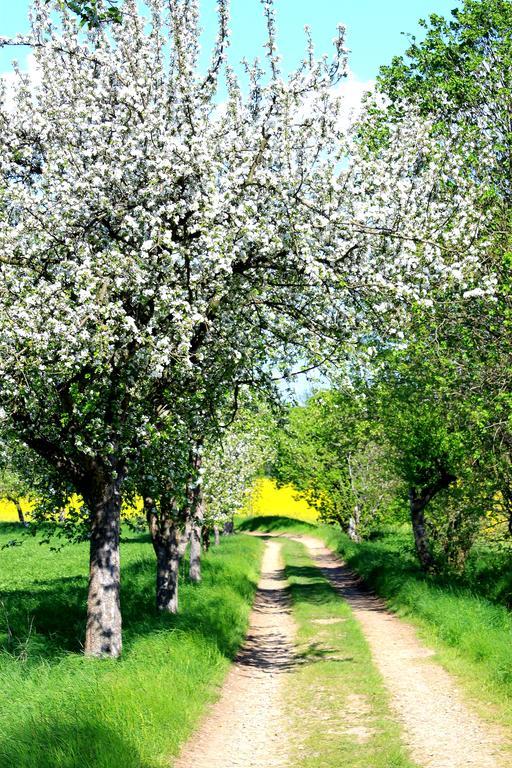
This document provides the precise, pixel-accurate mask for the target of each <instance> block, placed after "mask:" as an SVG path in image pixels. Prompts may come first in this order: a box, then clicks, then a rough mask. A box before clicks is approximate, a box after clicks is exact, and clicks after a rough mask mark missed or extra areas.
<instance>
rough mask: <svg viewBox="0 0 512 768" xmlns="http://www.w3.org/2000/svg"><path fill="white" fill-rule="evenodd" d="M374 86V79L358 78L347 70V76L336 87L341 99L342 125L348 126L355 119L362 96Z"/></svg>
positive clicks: (360, 105) (359, 108)
mask: <svg viewBox="0 0 512 768" xmlns="http://www.w3.org/2000/svg"><path fill="white" fill-rule="evenodd" d="M374 88H375V80H359V79H358V78H357V77H356V75H354V73H353V72H350V70H349V72H348V76H347V77H346V78H345V80H343V81H342V82H341V83H340V85H339V86H338V87H337V89H336V93H337V95H338V96H341V97H342V99H343V103H344V107H345V109H344V110H343V120H342V123H343V127H345V128H348V126H349V125H350V123H351V122H352V121H353V120H355V119H357V117H358V115H359V113H360V112H361V107H362V99H363V96H364V95H365V94H366V93H368V91H373V90H374Z"/></svg>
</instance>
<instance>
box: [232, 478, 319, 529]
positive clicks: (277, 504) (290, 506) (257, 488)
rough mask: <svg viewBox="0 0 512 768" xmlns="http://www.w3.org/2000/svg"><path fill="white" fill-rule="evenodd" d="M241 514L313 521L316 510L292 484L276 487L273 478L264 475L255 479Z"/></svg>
mask: <svg viewBox="0 0 512 768" xmlns="http://www.w3.org/2000/svg"><path fill="white" fill-rule="evenodd" d="M242 514H243V515H284V516H285V517H295V518H297V519H298V520H305V521H306V522H308V523H309V522H314V521H315V520H317V518H318V512H317V511H316V509H314V508H313V507H312V506H310V504H308V502H307V501H306V499H305V498H303V497H301V496H300V494H299V493H298V492H297V490H296V489H295V488H294V487H293V486H292V485H285V486H283V487H282V488H278V487H277V485H276V484H275V482H274V481H273V480H269V479H268V478H266V477H264V478H261V479H259V480H257V481H256V482H255V484H254V489H253V491H252V494H251V496H250V497H249V500H248V502H247V505H246V507H245V509H244V510H243V511H242Z"/></svg>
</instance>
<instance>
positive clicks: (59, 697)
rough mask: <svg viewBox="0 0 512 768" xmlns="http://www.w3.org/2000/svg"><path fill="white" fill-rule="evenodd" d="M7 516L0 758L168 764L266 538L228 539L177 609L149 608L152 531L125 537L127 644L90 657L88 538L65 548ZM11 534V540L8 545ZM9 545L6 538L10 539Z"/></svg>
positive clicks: (231, 629)
mask: <svg viewBox="0 0 512 768" xmlns="http://www.w3.org/2000/svg"><path fill="white" fill-rule="evenodd" d="M18 534H19V526H15V525H7V524H3V525H0V680H1V683H0V767H1V768H79V766H84V768H85V767H87V768H164V767H165V768H167V767H168V766H169V765H171V764H172V757H173V756H174V755H176V754H177V753H178V752H179V749H180V745H181V744H182V743H183V741H184V740H185V739H187V738H188V737H189V736H190V734H191V733H192V732H193V730H194V728H195V727H196V725H197V722H198V719H199V718H200V716H201V715H202V713H203V712H204V709H205V707H206V706H207V705H208V703H210V702H211V701H212V700H214V699H215V698H216V697H217V696H218V691H219V686H220V685H221V683H222V681H223V678H224V675H225V673H226V671H227V669H228V667H229V663H230V661H231V659H232V658H233V657H234V655H235V654H236V651H237V649H238V647H239V645H240V642H241V641H242V639H243V637H244V635H245V632H246V627H247V620H248V615H249V611H250V607H251V604H252V600H253V595H254V590H255V586H256V582H257V578H258V566H259V561H260V555H261V550H262V542H261V541H260V540H259V539H256V538H254V537H250V536H227V537H223V538H222V541H221V544H220V546H219V547H215V548H213V549H212V550H210V552H208V554H207V555H206V556H205V558H204V562H203V582H202V583H201V584H200V585H192V584H190V582H189V581H188V579H187V577H186V573H187V563H186V562H184V563H183V568H182V577H181V579H180V580H181V592H180V598H181V609H182V610H181V613H180V615H179V616H176V617H172V616H158V615H157V613H156V610H155V609H154V607H153V602H154V596H153V594H154V579H155V558H154V554H153V551H152V547H151V544H150V543H149V540H148V537H147V536H144V535H140V534H137V535H135V534H131V533H130V532H127V533H126V534H125V537H124V539H123V542H122V544H121V561H122V575H123V578H122V594H121V604H122V609H123V623H124V652H123V657H122V659H121V660H120V661H117V662H112V661H97V660H94V659H86V658H84V657H83V656H82V655H81V653H80V651H81V643H82V641H83V631H84V626H85V600H86V594H87V567H88V552H87V544H86V543H83V544H69V545H67V546H65V547H64V548H63V549H62V550H60V551H59V552H55V551H52V550H51V549H50V548H49V547H48V546H46V545H44V544H40V543H39V541H38V540H37V539H35V538H33V537H32V536H29V537H24V539H23V543H21V544H19V546H15V545H14V542H13V540H14V539H15V537H16V536H17V535H18ZM9 544H11V546H9ZM4 545H8V546H6V547H5V546H4Z"/></svg>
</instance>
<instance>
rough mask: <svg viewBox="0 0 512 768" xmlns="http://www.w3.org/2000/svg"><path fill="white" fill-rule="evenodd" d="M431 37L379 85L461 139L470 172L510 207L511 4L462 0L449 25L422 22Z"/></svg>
mask: <svg viewBox="0 0 512 768" xmlns="http://www.w3.org/2000/svg"><path fill="white" fill-rule="evenodd" d="M422 26H423V28H424V29H425V31H426V34H425V38H424V40H422V41H417V40H416V38H414V37H413V38H412V41H411V45H410V47H409V49H408V50H407V52H406V55H405V56H403V57H395V58H394V59H393V61H392V63H391V64H390V65H389V66H386V67H383V68H382V69H381V74H380V77H379V87H380V88H381V89H382V90H383V91H384V92H385V93H386V95H387V96H388V97H389V98H390V99H391V102H392V104H393V105H394V107H395V109H396V110H397V112H398V113H400V112H401V110H402V106H403V104H404V103H405V102H409V103H410V102H411V101H412V102H413V103H415V104H416V105H418V107H419V108H420V110H421V111H422V112H423V113H424V114H425V115H427V116H428V117H429V118H430V119H432V120H434V122H436V124H437V128H438V129H439V130H441V131H446V132H450V133H451V135H452V136H453V135H455V134H456V133H458V135H459V141H460V149H461V152H462V154H463V157H464V164H465V166H466V167H467V169H468V171H469V172H471V173H472V174H474V175H475V176H476V177H477V178H480V179H481V180H482V181H483V182H484V183H486V184H490V191H494V192H495V193H496V194H497V195H498V196H500V197H502V198H503V199H505V200H508V201H510V195H511V193H512V187H511V178H510V169H511V165H510V160H511V158H512V132H511V130H510V91H511V88H512V5H511V3H510V2H509V0H463V2H462V4H461V7H460V8H456V9H455V10H453V11H452V18H451V19H449V20H448V19H444V18H443V17H442V16H439V15H437V14H433V15H431V16H430V18H429V20H428V21H423V22H422Z"/></svg>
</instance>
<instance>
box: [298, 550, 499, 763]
mask: <svg viewBox="0 0 512 768" xmlns="http://www.w3.org/2000/svg"><path fill="white" fill-rule="evenodd" d="M293 538H294V540H296V541H300V542H302V543H303V544H305V546H306V547H307V549H308V551H309V554H310V556H311V557H312V559H313V561H314V562H315V564H316V565H317V566H318V567H319V568H320V570H321V571H322V573H323V574H324V575H325V576H326V577H327V578H328V579H329V580H330V581H331V582H332V583H333V585H334V586H335V588H336V589H337V590H338V591H339V592H340V594H341V595H342V596H343V597H344V598H345V600H346V601H347V602H348V603H349V605H350V606H351V608H352V610H353V612H354V614H355V616H356V617H357V619H358V620H359V622H360V623H361V626H362V628H363V631H364V634H365V636H366V638H367V640H368V642H369V644H370V647H371V650H372V655H373V659H374V662H375V664H376V666H377V668H378V669H379V671H380V673H381V675H382V677H383V678H384V682H385V683H386V686H387V688H388V689H389V692H390V695H391V704H392V707H393V709H394V710H395V712H396V714H397V716H398V718H399V720H400V722H401V724H402V726H403V731H404V736H405V741H406V744H407V746H408V747H409V750H410V753H411V757H412V758H413V759H414V760H415V761H416V762H417V763H418V764H419V765H420V766H422V768H477V766H478V768H508V767H509V766H512V760H511V753H510V752H509V751H506V749H505V748H504V747H503V746H502V745H503V743H504V741H505V739H504V736H503V734H502V733H501V731H500V730H499V729H498V728H495V727H493V726H489V725H488V724H487V723H483V722H482V721H481V720H480V718H479V717H478V716H477V715H476V714H475V713H474V712H473V711H472V710H471V709H469V708H468V706H467V704H466V703H465V701H464V699H463V697H462V696H461V694H460V693H459V691H458V688H457V685H456V683H455V681H454V680H453V679H452V678H451V677H450V675H449V674H448V673H447V672H446V671H445V670H444V669H443V668H442V667H440V666H439V665H438V664H436V663H435V662H433V661H432V660H429V656H432V655H433V652H432V651H430V650H429V649H427V648H426V647H425V646H424V645H422V643H421V642H420V641H419V640H418V638H417V636H416V632H415V631H414V629H413V627H411V626H410V625H408V624H406V623H404V622H403V621H402V620H400V619H398V618H397V617H396V616H394V615H393V614H391V613H389V612H388V611H387V610H386V607H385V605H384V603H383V601H381V600H380V599H378V598H376V597H374V596H372V595H371V594H369V593H368V592H366V591H364V590H363V589H361V587H360V586H359V585H358V581H357V579H356V578H355V577H354V576H353V575H352V574H351V573H350V572H349V571H348V569H347V568H345V567H344V566H343V564H342V562H341V561H340V560H339V559H338V558H337V557H336V556H335V555H334V554H333V553H332V552H331V550H329V549H327V548H326V547H324V546H323V544H322V543H321V542H320V541H318V539H315V538H313V537H309V536H300V537H295V536H294V537H293Z"/></svg>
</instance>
